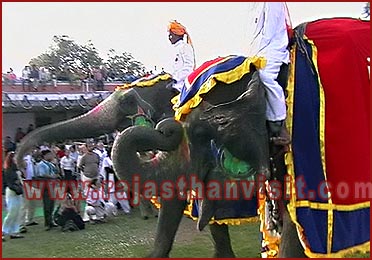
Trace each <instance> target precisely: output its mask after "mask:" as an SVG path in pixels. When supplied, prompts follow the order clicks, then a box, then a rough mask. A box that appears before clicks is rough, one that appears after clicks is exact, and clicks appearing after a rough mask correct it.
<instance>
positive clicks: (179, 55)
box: [168, 21, 195, 92]
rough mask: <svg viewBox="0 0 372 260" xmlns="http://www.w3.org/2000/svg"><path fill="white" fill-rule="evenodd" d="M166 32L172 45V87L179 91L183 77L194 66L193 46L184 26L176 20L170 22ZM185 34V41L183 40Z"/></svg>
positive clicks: (182, 83)
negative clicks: (173, 81)
mask: <svg viewBox="0 0 372 260" xmlns="http://www.w3.org/2000/svg"><path fill="white" fill-rule="evenodd" d="M168 32H169V36H168V37H169V41H170V42H171V43H172V45H173V46H174V60H173V73H172V77H173V79H174V80H175V83H174V84H173V88H175V89H177V90H178V91H179V92H181V90H182V87H183V85H184V82H185V79H186V78H187V76H188V75H189V74H190V73H191V72H193V70H194V68H195V54H194V48H193V46H192V43H191V39H190V36H189V34H188V33H187V31H186V28H185V27H184V26H183V25H181V24H180V23H178V22H177V21H172V22H170V24H169V26H168ZM185 35H186V36H187V42H186V41H184V37H185Z"/></svg>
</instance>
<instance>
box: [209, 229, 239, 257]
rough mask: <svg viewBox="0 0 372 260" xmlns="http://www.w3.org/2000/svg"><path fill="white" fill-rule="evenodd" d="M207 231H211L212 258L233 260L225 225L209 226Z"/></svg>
mask: <svg viewBox="0 0 372 260" xmlns="http://www.w3.org/2000/svg"><path fill="white" fill-rule="evenodd" d="M209 229H210V231H211V234H212V237H213V241H214V248H215V249H214V250H215V252H214V256H213V257H215V258H233V257H235V254H234V252H233V250H232V247H231V240H230V234H229V227H228V226H227V225H225V224H223V225H218V224H210V225H209Z"/></svg>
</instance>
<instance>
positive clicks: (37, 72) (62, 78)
mask: <svg viewBox="0 0 372 260" xmlns="http://www.w3.org/2000/svg"><path fill="white" fill-rule="evenodd" d="M149 73H151V72H149V71H143V73H142V75H141V76H138V77H137V76H135V75H132V74H130V73H124V72H118V71H114V70H107V69H106V68H105V67H104V66H99V67H95V68H92V69H90V70H89V71H88V72H84V71H82V70H79V71H77V72H71V71H70V70H69V69H67V68H66V69H64V70H62V71H61V72H59V73H56V71H54V70H51V69H48V68H45V67H37V66H36V65H34V64H32V65H26V66H25V67H24V68H23V70H22V75H21V76H20V77H17V76H16V74H15V73H14V71H13V69H12V68H10V69H9V71H7V72H6V73H3V74H2V83H3V84H4V85H5V86H12V87H13V88H14V87H16V86H17V85H21V86H22V90H23V91H29V92H30V91H38V90H40V89H43V90H45V89H46V88H47V87H48V86H52V87H57V83H59V82H61V83H69V84H70V85H71V86H74V88H76V87H79V88H81V89H82V90H84V89H85V90H87V89H88V87H93V89H94V90H97V91H102V90H105V89H104V84H105V82H121V83H131V82H133V81H135V80H136V79H138V78H140V77H143V76H146V75H148V74H149Z"/></svg>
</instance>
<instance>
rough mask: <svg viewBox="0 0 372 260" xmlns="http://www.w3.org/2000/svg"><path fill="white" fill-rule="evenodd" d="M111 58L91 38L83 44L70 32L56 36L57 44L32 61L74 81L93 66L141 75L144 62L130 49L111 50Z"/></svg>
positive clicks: (65, 78) (84, 74)
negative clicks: (123, 50) (104, 56)
mask: <svg viewBox="0 0 372 260" xmlns="http://www.w3.org/2000/svg"><path fill="white" fill-rule="evenodd" d="M108 56H109V59H108V61H107V62H104V61H103V59H102V58H101V57H100V56H99V53H98V51H97V49H96V48H95V47H94V44H93V43H92V42H91V41H89V42H88V43H87V44H86V45H79V44H77V43H76V42H75V41H74V40H72V39H70V38H69V36H66V35H62V36H54V37H53V44H52V45H51V46H50V48H49V49H48V50H47V51H46V52H45V53H42V54H41V55H39V56H38V57H36V58H33V59H31V61H30V64H35V65H36V66H38V67H45V68H48V69H49V70H50V71H51V72H52V73H54V74H55V75H56V78H57V79H59V80H67V81H74V80H76V79H81V78H82V77H86V76H88V75H89V73H90V72H91V70H92V69H93V68H98V67H100V66H103V65H106V67H107V68H106V69H107V70H108V71H110V70H112V71H117V72H118V73H119V74H120V73H129V74H133V75H136V76H137V75H138V74H139V72H140V71H142V70H143V65H142V64H141V63H140V62H138V61H136V60H134V58H133V57H132V55H131V54H130V53H126V52H124V53H123V54H122V55H117V54H116V52H115V51H114V50H110V53H109V55H108Z"/></svg>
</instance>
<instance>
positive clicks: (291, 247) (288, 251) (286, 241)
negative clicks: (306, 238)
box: [279, 210, 306, 258]
mask: <svg viewBox="0 0 372 260" xmlns="http://www.w3.org/2000/svg"><path fill="white" fill-rule="evenodd" d="M279 258H306V255H305V253H304V248H303V247H302V245H301V243H300V240H299V238H298V235H297V229H296V226H295V224H294V223H293V222H292V221H291V218H290V216H289V214H288V211H287V210H284V212H283V231H282V236H281V243H280V246H279Z"/></svg>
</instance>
